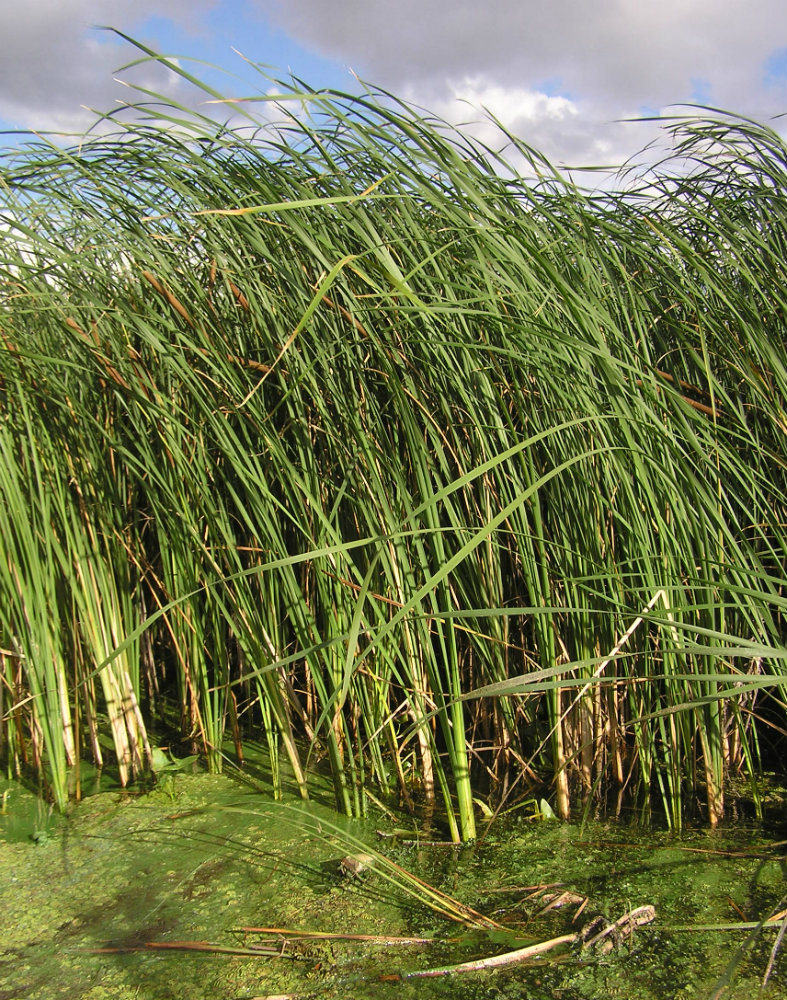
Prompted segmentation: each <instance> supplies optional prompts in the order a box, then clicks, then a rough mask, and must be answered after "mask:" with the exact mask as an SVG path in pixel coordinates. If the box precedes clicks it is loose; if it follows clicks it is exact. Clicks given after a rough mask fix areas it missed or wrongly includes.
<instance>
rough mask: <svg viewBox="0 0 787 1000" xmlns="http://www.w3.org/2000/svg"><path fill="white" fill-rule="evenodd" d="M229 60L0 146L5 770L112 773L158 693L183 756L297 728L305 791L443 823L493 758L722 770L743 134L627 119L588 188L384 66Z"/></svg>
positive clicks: (759, 482) (734, 546) (769, 680)
mask: <svg viewBox="0 0 787 1000" xmlns="http://www.w3.org/2000/svg"><path fill="white" fill-rule="evenodd" d="M144 51H145V58H150V59H153V60H160V61H162V62H164V63H165V64H166V65H167V66H168V67H169V68H170V69H171V70H172V72H175V73H180V74H181V75H183V76H186V77H187V79H189V81H190V82H191V83H192V84H196V83H197V81H195V79H194V78H193V77H191V76H189V75H188V74H187V73H186V71H185V70H184V69H182V67H180V66H179V65H177V64H175V63H173V62H171V61H168V60H166V59H163V57H161V56H159V55H157V54H155V53H153V52H149V51H147V50H144ZM271 86H275V91H276V93H275V95H274V96H271V94H270V88H271ZM262 88H263V91H264V96H257V97H252V98H250V99H249V100H248V101H234V102H232V103H230V104H222V103H221V101H222V96H221V95H220V94H218V93H216V92H215V91H213V90H212V89H210V88H208V87H203V90H204V91H205V93H206V95H207V97H209V98H210V101H211V103H210V105H209V108H210V114H201V113H198V112H195V111H193V110H189V109H187V108H185V107H178V106H175V105H172V104H170V105H167V104H166V103H161V102H159V101H152V100H151V99H150V95H147V94H145V93H140V95H139V98H140V100H139V103H137V104H136V105H134V106H131V107H130V108H127V109H125V110H124V111H120V112H115V113H113V114H111V115H107V116H106V117H104V118H102V119H100V120H99V121H98V122H97V124H96V127H95V128H94V129H93V130H92V131H91V133H89V134H88V135H86V136H84V137H83V138H81V139H80V141H79V143H78V144H75V145H72V146H69V147H67V148H63V147H62V146H59V145H56V144H54V143H50V142H48V141H46V140H45V139H42V138H40V137H35V138H34V137H32V136H31V137H30V138H29V140H28V141H27V142H26V143H25V144H24V145H23V146H21V147H20V148H17V149H9V150H6V151H4V152H3V154H2V157H1V158H0V220H1V221H2V226H1V227H0V241H1V246H2V254H0V752H2V756H3V759H4V760H5V761H6V762H7V768H8V773H9V774H16V775H30V774H36V775H39V776H40V779H41V780H42V781H43V782H44V784H45V790H46V794H47V795H48V796H49V797H50V799H51V800H53V801H54V802H55V803H56V804H57V806H58V807H59V808H61V809H63V808H65V806H66V804H67V802H68V799H69V794H70V791H69V781H71V788H72V789H73V792H74V794H77V795H78V794H79V791H80V781H79V770H78V769H79V767H80V761H81V760H82V759H83V758H85V757H88V756H89V757H90V758H92V760H93V761H94V762H95V763H96V765H98V766H101V765H102V764H103V763H105V762H106V761H107V754H108V751H109V752H110V754H111V757H110V759H111V760H112V763H113V766H114V767H116V768H117V769H118V772H119V778H120V781H121V783H123V784H127V783H129V782H132V781H134V780H135V779H136V778H137V777H138V776H140V775H141V774H143V773H144V772H145V771H146V770H147V769H150V768H151V767H152V768H154V769H155V767H156V761H155V760H154V754H153V750H152V748H151V745H150V739H149V737H148V727H149V726H150V723H151V719H154V718H156V717H157V714H158V713H159V712H160V710H161V707H162V705H165V704H174V705H176V706H177V708H176V711H177V713H178V727H179V729H180V732H181V736H182V739H183V741H184V745H185V746H186V752H187V753H199V754H201V755H203V756H204V758H205V759H206V760H207V764H208V766H209V768H210V769H211V770H212V771H214V772H217V771H220V770H221V768H222V766H223V762H224V755H225V753H226V752H227V749H226V748H227V746H228V745H229V744H231V745H232V748H233V749H232V753H233V754H234V756H235V759H236V760H237V761H242V759H243V754H244V749H243V746H244V741H247V740H249V739H254V740H259V741H262V742H264V743H265V744H266V745H267V748H268V751H269V754H270V759H271V761H272V767H273V774H274V780H273V789H274V794H280V792H281V784H282V779H281V773H282V767H283V766H285V765H286V768H287V770H288V773H290V774H292V776H293V779H294V781H295V783H296V785H297V787H298V789H299V792H300V794H301V795H302V796H303V797H307V796H308V795H309V788H310V782H311V780H312V778H311V774H312V773H313V766H314V764H315V762H318V761H325V762H326V763H327V766H328V767H329V769H330V773H331V776H332V781H333V787H334V791H335V798H336V806H337V808H338V810H339V811H340V812H342V813H344V814H346V815H349V816H360V815H362V814H364V812H365V809H366V807H367V802H368V801H369V797H370V796H374V797H375V798H376V799H378V800H381V801H385V800H394V799H395V798H396V797H398V799H399V800H400V801H401V802H402V803H403V804H404V805H405V806H408V807H413V808H414V807H415V804H421V805H423V804H425V805H426V807H427V808H429V807H431V806H432V805H437V806H439V809H440V811H441V813H442V814H443V815H444V816H445V818H446V824H447V830H448V836H449V837H450V839H451V840H453V841H460V840H468V841H471V840H473V839H474V838H476V836H477V835H478V828H477V822H476V821H477V816H478V815H479V813H481V814H483V815H484V816H485V817H486V818H487V819H489V818H493V817H494V816H497V815H500V814H501V813H502V812H505V811H507V810H510V809H512V808H516V807H522V806H523V803H525V802H526V801H530V800H534V799H533V797H534V796H535V800H538V799H540V798H542V797H546V798H548V799H549V803H547V807H548V808H551V809H553V810H554V812H555V813H556V814H557V815H558V816H559V817H561V818H564V819H565V818H567V817H569V816H570V815H571V814H572V812H574V813H575V814H576V812H577V811H578V810H580V809H583V808H584V809H594V808H595V807H596V806H595V803H605V804H608V805H609V806H610V807H611V809H612V810H613V811H615V810H616V809H619V808H620V807H621V802H622V796H623V795H624V793H625V794H626V795H627V796H629V797H630V800H631V801H632V802H634V803H635V805H636V808H637V809H638V810H640V811H641V812H642V813H643V814H645V815H647V813H648V811H649V810H650V809H651V808H653V807H656V808H659V809H661V810H663V812H664V814H665V815H666V817H667V821H668V822H669V823H670V824H671V825H672V826H673V827H674V828H679V827H680V825H681V823H682V822H683V818H684V816H685V814H686V811H687V810H694V809H696V808H697V807H698V805H700V804H701V806H702V809H703V811H704V817H705V818H706V820H707V821H708V822H710V823H711V824H716V823H717V822H718V821H719V820H720V819H721V818H722V816H723V814H724V808H725V789H726V787H727V784H728V779H729V776H730V775H733V776H735V775H738V774H744V775H746V776H748V778H749V780H750V781H751V782H752V794H753V795H754V797H755V802H756V795H757V789H756V776H757V774H758V770H759V769H760V767H761V766H762V765H763V762H765V763H768V762H769V760H770V759H771V756H770V755H771V752H772V751H771V748H772V747H773V746H777V747H779V748H781V749H783V746H784V707H785V700H784V699H785V646H784V641H785V622H784V611H785V593H784V591H785V576H784V560H785V553H787V531H786V530H785V525H787V505H786V503H785V496H787V492H786V491H785V469H786V467H787V465H786V462H785V459H786V458H787V448H785V434H786V432H787V418H786V417H785V388H787V353H786V351H785V344H786V343H787V337H786V336H785V334H786V332H787V331H785V304H786V303H787V292H785V289H787V273H785V272H786V271H787V237H786V236H785V232H787V230H786V229H785V221H786V220H787V173H785V162H787V158H786V156H785V152H786V151H785V145H784V142H783V140H782V138H781V137H780V136H779V135H778V134H777V133H776V132H774V131H772V130H770V129H769V128H768V127H766V126H764V125H761V124H758V123H756V122H753V121H749V120H745V119H740V118H736V117H734V116H731V115H728V114H725V113H722V112H719V113H717V114H707V113H705V114H704V116H702V117H699V116H694V115H687V116H686V117H682V118H676V119H672V120H665V121H664V128H665V134H666V136H667V137H668V139H669V140H670V142H671V147H672V148H671V154H670V155H669V156H667V157H665V158H664V159H662V160H661V161H660V162H658V163H655V164H654V163H651V164H650V166H649V168H648V169H647V170H643V171H642V172H641V173H639V174H636V173H633V172H629V173H628V174H624V175H622V176H621V177H620V183H619V185H618V186H617V188H615V189H609V190H605V189H600V190H597V191H588V190H584V189H582V188H579V187H577V186H576V185H575V184H573V183H572V181H571V180H570V177H568V176H564V175H561V174H560V173H559V172H558V171H557V170H555V169H554V168H552V167H551V166H550V165H549V164H548V163H547V162H545V161H544V160H543V159H542V158H541V157H540V156H539V155H538V154H537V153H535V152H534V151H532V150H531V149H529V147H527V145H526V144H525V143H524V142H522V141H520V140H519V139H517V138H516V137H514V136H507V137H506V138H507V141H508V143H509V151H510V152H509V159H508V161H507V160H506V159H505V158H504V157H503V155H502V154H499V153H497V152H495V151H493V150H491V149H488V148H485V147H482V146H480V145H479V144H477V143H475V142H473V141H472V140H470V139H469V138H467V137H466V136H465V135H463V134H462V133H460V132H457V131H455V130H453V129H451V128H450V127H448V126H446V125H445V124H443V123H441V122H439V121H436V120H435V119H433V118H431V117H428V116H426V115H425V114H424V113H421V112H419V111H418V110H417V109H415V108H413V107H410V106H408V105H406V104H404V103H403V102H401V101H399V100H396V99H395V98H393V97H392V96H391V95H388V94H384V93H375V92H372V91H367V92H364V93H361V94H360V95H357V96H351V95H346V94H342V93H337V92H331V91H314V90H310V89H309V88H307V87H305V86H303V85H302V84H300V83H298V82H290V83H287V82H283V81H275V85H274V83H272V81H270V80H269V79H268V78H262ZM255 102H256V103H255ZM227 107H229V108H230V109H231V111H232V113H233V114H234V115H236V116H238V117H235V118H234V119H233V120H232V121H231V122H230V123H229V124H226V125H222V124H221V123H219V122H217V120H216V119H215V118H214V117H210V115H214V114H215V113H216V111H217V109H225V108H227ZM255 109H260V110H259V113H257V110H255ZM514 164H518V165H519V166H520V167H521V170H518V169H515V167H514ZM780 752H781V751H780ZM167 766H169V765H167ZM69 775H70V776H71V778H69ZM535 800H534V801H535ZM542 812H543V810H542Z"/></svg>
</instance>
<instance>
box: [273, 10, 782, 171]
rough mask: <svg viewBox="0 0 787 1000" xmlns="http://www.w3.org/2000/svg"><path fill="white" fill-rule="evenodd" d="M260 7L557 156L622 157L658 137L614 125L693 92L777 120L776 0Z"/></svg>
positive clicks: (417, 94)
mask: <svg viewBox="0 0 787 1000" xmlns="http://www.w3.org/2000/svg"><path fill="white" fill-rule="evenodd" d="M254 2H255V4H256V7H257V8H258V9H259V10H260V11H261V12H263V13H264V14H266V15H267V16H269V17H270V18H272V19H273V20H274V21H275V23H277V24H278V25H280V26H281V27H282V28H283V29H284V30H286V31H289V32H290V33H292V34H293V35H294V36H295V37H297V38H298V40H299V41H300V42H301V43H302V44H307V45H310V46H311V47H312V48H313V49H314V50H315V51H317V52H319V53H321V54H326V55H330V56H332V57H334V58H336V59H340V60H343V61H344V62H346V63H349V64H350V65H351V66H352V67H353V69H354V70H355V71H357V72H358V74H359V75H360V76H361V77H363V78H364V79H367V80H368V81H370V82H371V83H373V84H379V85H381V86H385V87H387V88H389V89H391V90H393V91H394V92H396V93H397V94H400V95H405V96H408V97H410V98H411V99H413V100H415V101H416V102H417V103H419V104H422V105H423V106H425V107H431V108H435V109H436V110H440V109H443V113H445V110H444V109H447V108H449V107H450V106H451V104H452V102H454V101H455V100H456V99H457V98H460V97H465V98H468V99H471V100H472V101H473V103H477V104H479V105H480V104H484V103H486V104H487V105H488V106H489V107H490V109H491V110H494V109H495V108H497V109H499V110H498V111H497V112H496V113H497V114H499V117H501V118H502V119H503V120H504V122H505V124H506V125H507V126H509V127H511V129H512V130H513V131H516V132H518V133H519V134H520V135H521V136H522V138H523V139H524V140H525V141H526V142H528V143H530V144H531V145H533V146H535V147H537V148H542V149H543V150H544V152H546V153H547V154H548V155H550V156H551V157H554V158H556V159H558V160H563V161H574V162H576V161H584V162H597V161H598V158H599V157H601V158H602V159H606V158H608V157H612V158H613V159H617V160H620V159H623V158H625V157H626V156H627V155H629V154H630V153H632V152H634V151H635V150H636V149H637V148H638V147H639V145H640V141H639V140H640V139H641V140H642V144H644V142H647V141H648V139H649V138H650V136H651V134H652V132H650V131H649V130H647V129H643V128H640V130H639V131H637V130H635V129H631V128H630V127H629V128H626V127H624V126H614V125H613V124H612V123H613V122H614V121H615V120H616V119H620V118H625V117H631V116H635V115H637V114H639V113H641V112H642V110H643V109H645V108H653V109H656V110H659V109H662V108H665V107H666V106H668V105H672V104H677V103H681V102H687V101H690V100H692V98H693V96H694V95H696V94H697V90H698V87H699V86H700V84H701V85H702V87H703V88H704V89H705V92H706V94H707V97H708V99H709V101H710V102H712V103H714V104H715V105H717V106H719V107H725V108H728V109H729V110H732V111H735V112H738V113H742V114H746V115H751V116H753V117H758V118H761V119H767V118H769V117H771V116H773V115H775V114H778V113H780V112H781V111H783V110H784V107H783V105H784V103H785V102H784V94H783V93H779V92H778V91H777V90H775V89H774V88H768V87H767V86H766V83H765V74H764V72H763V67H764V65H765V63H766V61H767V59H768V57H769V55H771V53H772V52H773V50H774V49H775V48H776V47H777V46H778V45H779V44H780V43H779V39H780V38H782V37H783V30H784V8H783V0H749V2H747V3H741V2H740V0H661V2H660V3H658V4H657V3H653V2H650V3H648V2H645V0H592V2H589V0H548V2H544V0H489V2H487V3H485V4H482V3H479V2H478V0H453V2H452V3H450V4H446V3H445V2H444V0H399V2H398V3H397V4H395V5H394V4H391V3H390V2H388V0H342V2H341V3H338V4H329V3H325V2H324V0H254ZM547 84H548V85H547ZM561 96H562V97H563V98H564V99H565V101H566V102H567V103H565V104H554V103H550V101H553V100H554V99H555V97H561ZM476 99H477V100H476ZM632 143H633V145H632Z"/></svg>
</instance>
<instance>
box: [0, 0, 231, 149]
mask: <svg viewBox="0 0 787 1000" xmlns="http://www.w3.org/2000/svg"><path fill="white" fill-rule="evenodd" d="M211 6H213V4H212V3H211V2H210V0H171V2H169V3H168V5H167V15H168V16H169V17H173V18H178V19H179V20H180V21H181V22H182V23H183V24H184V26H185V27H186V28H187V29H188V26H189V25H190V24H191V25H193V26H195V28H196V25H197V23H198V22H197V16H198V15H199V14H200V13H202V12H204V11H207V10H209V9H210V7H211ZM158 7H160V5H159V4H157V3H154V2H153V0H137V2H136V3H134V4H133V5H132V4H129V3H128V2H127V0H104V2H103V3H101V4H100V5H97V4H96V3H95V0H69V2H68V3H64V2H63V0H28V2H22V3H5V4H2V5H0V40H2V41H0V118H3V119H5V120H6V121H7V122H10V123H12V124H13V125H16V126H18V127H20V128H33V129H46V130H55V131H82V130H83V129H84V128H86V127H87V126H89V125H90V124H92V122H93V121H94V120H95V117H96V116H95V113H93V112H91V111H89V110H85V108H93V109H96V110H97V111H101V112H103V111H107V110H109V109H110V108H111V107H112V106H113V105H114V104H115V103H116V102H117V101H128V100H130V99H132V100H133V97H132V95H131V94H130V92H129V91H128V89H126V88H124V87H122V86H121V85H120V84H118V83H116V82H115V81H114V80H113V71H114V70H115V69H116V68H117V67H118V66H120V65H123V64H124V63H126V62H129V61H130V60H131V59H133V58H134V51H133V50H132V49H131V48H130V47H129V45H128V44H127V43H125V42H123V41H122V40H121V39H120V38H118V36H116V35H113V34H112V33H109V32H100V31H96V30H94V29H95V25H96V22H97V21H98V22H101V23H105V24H115V25H120V26H128V25H130V26H131V27H132V28H133V25H135V24H141V23H142V22H143V21H144V19H145V18H146V17H148V16H150V15H153V14H155V13H156V12H157V8H158ZM130 8H132V9H133V15H132V16H130ZM142 40H143V41H147V42H148V43H153V47H155V44H156V38H155V37H151V36H150V35H148V37H147V38H144V37H143V39H142ZM138 54H139V55H141V53H138ZM124 77H125V78H126V79H128V80H129V81H132V82H134V83H138V84H141V85H142V86H147V87H149V88H150V89H153V90H156V91H159V92H161V91H164V92H170V93H172V92H174V91H175V90H176V89H177V88H178V87H179V86H181V84H180V83H179V81H178V80H177V79H176V78H174V77H173V75H172V74H171V73H168V72H167V71H166V69H165V68H164V67H161V66H155V65H152V64H147V65H146V66H143V67H139V68H137V69H136V70H130V71H128V72H127V73H125V74H124Z"/></svg>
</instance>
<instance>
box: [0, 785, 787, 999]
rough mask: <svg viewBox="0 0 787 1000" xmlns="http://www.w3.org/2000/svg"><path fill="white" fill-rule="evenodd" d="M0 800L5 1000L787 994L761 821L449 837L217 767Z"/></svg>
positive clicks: (9, 791) (538, 827)
mask: <svg viewBox="0 0 787 1000" xmlns="http://www.w3.org/2000/svg"><path fill="white" fill-rule="evenodd" d="M0 796H2V799H1V800H0V801H1V802H2V806H3V812H2V813H1V814H0V928H1V929H2V933H1V934H0V1000H12V998H13V1000H15V998H20V1000H22V998H24V1000H72V998H73V1000H76V998H85V1000H105V998H110V997H111V998H113V1000H132V998H134V1000H169V998H172V1000H175V998H177V1000H202V998H227V1000H252V998H263V997H264V998H268V997H297V998H306V997H315V998H318V997H319V998H323V997H324V998H332V997H357V998H365V997H374V998H375V1000H388V998H389V997H390V998H394V997H396V998H409V997H416V996H417V997H419V998H429V997H463V998H469V1000H474V998H478V1000H482V998H483V1000H486V998H509V997H510V998H515V997H523V998H524V997H527V998H534V1000H542V998H543V1000H545V998H548V997H549V998H555V997H557V998H560V1000H579V998H583V1000H584V998H587V1000H595V998H599V1000H601V998H615V997H620V998H626V1000H670V998H676V1000H677V998H686V1000H688V998H695V997H708V998H710V997H724V998H744V997H745V998H747V1000H748V998H752V997H755V996H757V995H760V996H762V997H767V998H783V997H787V956H786V955H785V954H784V952H783V951H782V950H780V949H776V950H775V954H774V945H775V944H776V943H777V939H778V936H779V931H780V928H781V926H782V922H783V920H784V915H783V914H782V915H781V916H779V913H780V911H781V910H783V909H784V907H785V905H787V904H785V903H784V901H783V897H784V896H785V894H787V878H785V875H786V874H787V871H786V868H785V865H786V863H787V859H786V858H785V846H784V844H780V843H779V842H778V836H777V835H774V836H770V837H769V836H767V835H766V834H765V833H764V832H763V831H761V830H754V829H743V828H741V827H737V828H735V829H734V830H731V831H724V832H716V833H709V832H705V831H703V832H701V831H693V832H689V833H684V834H682V835H670V834H668V833H662V832H656V833H654V832H653V831H649V832H648V833H647V834H642V833H641V832H637V831H636V830H632V829H631V828H627V827H624V826H621V825H614V824H599V823H593V824H587V825H585V826H584V827H580V826H579V825H571V824H560V823H557V822H525V821H521V822H518V823H510V824H508V825H500V826H499V827H494V826H493V827H492V830H491V831H490V834H489V836H487V837H486V838H485V839H484V840H483V842H482V843H481V844H479V845H478V846H476V847H474V848H472V849H470V848H464V849H461V850H460V849H457V848H454V847H451V846H447V845H444V844H440V843H434V842H433V841H434V840H437V839H439V838H438V837H436V836H434V831H432V833H431V834H429V833H424V832H423V831H422V837H421V839H420V841H419V842H417V843H413V842H412V841H413V840H415V839H416V838H413V837H410V836H407V835H406V834H405V833H404V832H403V831H402V830H401V829H400V830H398V831H397V829H396V827H395V824H394V823H393V822H392V819H391V817H390V816H388V815H386V814H384V813H379V814H378V815H377V816H376V818H374V819H370V820H369V821H368V822H365V823H359V822H351V821H344V820H341V819H340V818H337V816H336V815H335V813H333V812H332V811H331V810H330V808H328V806H327V805H321V804H319V803H317V804H306V805H301V804H299V803H297V804H296V803H288V804H281V803H272V802H270V801H269V800H267V799H265V798H263V797H262V796H260V795H259V794H257V793H255V792H254V791H252V790H251V789H249V788H247V787H244V786H243V785H239V784H238V782H237V781H236V780H234V779H233V778H231V777H227V776H210V775H205V774H178V775H177V776H176V777H174V778H173V779H172V780H171V781H169V782H167V783H166V784H165V785H164V786H159V787H158V788H157V789H156V790H154V791H153V792H151V793H149V794H147V795H144V796H137V797H134V796H129V795H127V794H123V793H120V792H119V791H116V790H115V791H109V792H101V793H100V794H96V795H92V796H90V797H88V798H86V799H84V800H83V801H82V802H81V803H80V804H78V805H77V806H75V807H74V809H73V811H72V813H71V814H70V815H69V816H68V817H67V818H61V817H56V816H50V815H49V814H48V811H47V810H46V808H45V807H44V806H43V805H42V804H41V803H40V802H38V801H37V800H36V799H35V798H34V797H33V796H32V795H30V794H29V793H27V792H25V791H24V790H23V789H22V788H21V787H20V786H19V785H12V784H2V785H0ZM405 825H406V823H405V821H404V820H402V821H401V826H402V827H404V826H405ZM410 826H411V827H412V823H410ZM378 831H379V833H378ZM381 835H382V836H381ZM364 846H366V848H367V850H368V856H364V855H363V854H362V853H361V851H360V850H359V848H362V847H364ZM452 907H454V909H453V910H452ZM465 907H467V909H465ZM642 908H652V909H653V912H654V915H655V918H654V919H652V920H649V921H648V922H647V923H645V924H643V925H642V926H639V925H636V926H635V925H633V924H631V922H630V925H627V924H626V922H625V916H626V915H627V914H631V913H633V912H635V911H637V909H640V910H641V909H642ZM473 914H474V916H472V915H473ZM772 914H776V915H777V918H778V919H776V920H774V921H772V922H771V924H769V925H768V926H766V927H760V928H758V926H757V925H758V922H760V921H762V920H764V919H765V918H767V917H769V916H771V915H772ZM616 924H617V926H618V931H616V932H615V933H614V934H612V933H610V932H609V928H611V927H612V926H613V925H616ZM599 928H601V931H599ZM250 929H251V930H250ZM261 929H268V931H269V932H268V933H262V930H261ZM621 929H622V930H621ZM297 932H300V935H301V936H299V935H298V933H297ZM593 934H595V936H596V937H597V938H598V937H599V935H601V940H602V944H603V947H585V946H584V945H585V944H587V941H588V940H589V939H590V936H591V935H593ZM328 935H333V936H328ZM555 941H558V942H559V943H558V944H557V945H556V946H551V944H550V943H551V942H555ZM545 943H546V944H547V945H548V947H546V948H545V950H543V951H542V952H541V953H540V954H539V953H538V952H539V948H540V947H542V946H544V944H545ZM523 948H532V949H533V953H532V954H530V955H529V957H527V958H521V959H520V960H518V961H515V962H511V963H509V964H504V965H502V966H500V967H498V966H495V965H494V960H495V958H496V956H500V955H510V954H511V953H512V952H514V953H516V952H518V951H520V952H521V950H522V949H523ZM462 963H476V965H477V967H476V968H475V969H474V970H472V971H468V970H465V971H458V970H455V971H453V972H451V973H448V974H443V975H434V976H429V977H421V976H418V975H417V974H418V973H424V972H426V971H437V970H443V969H445V968H446V967H448V966H450V967H456V966H458V965H461V964H462ZM766 973H768V981H767V985H766V986H765V987H764V988H762V982H763V979H764V977H765V976H766ZM758 991H761V992H760V993H759V994H758Z"/></svg>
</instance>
